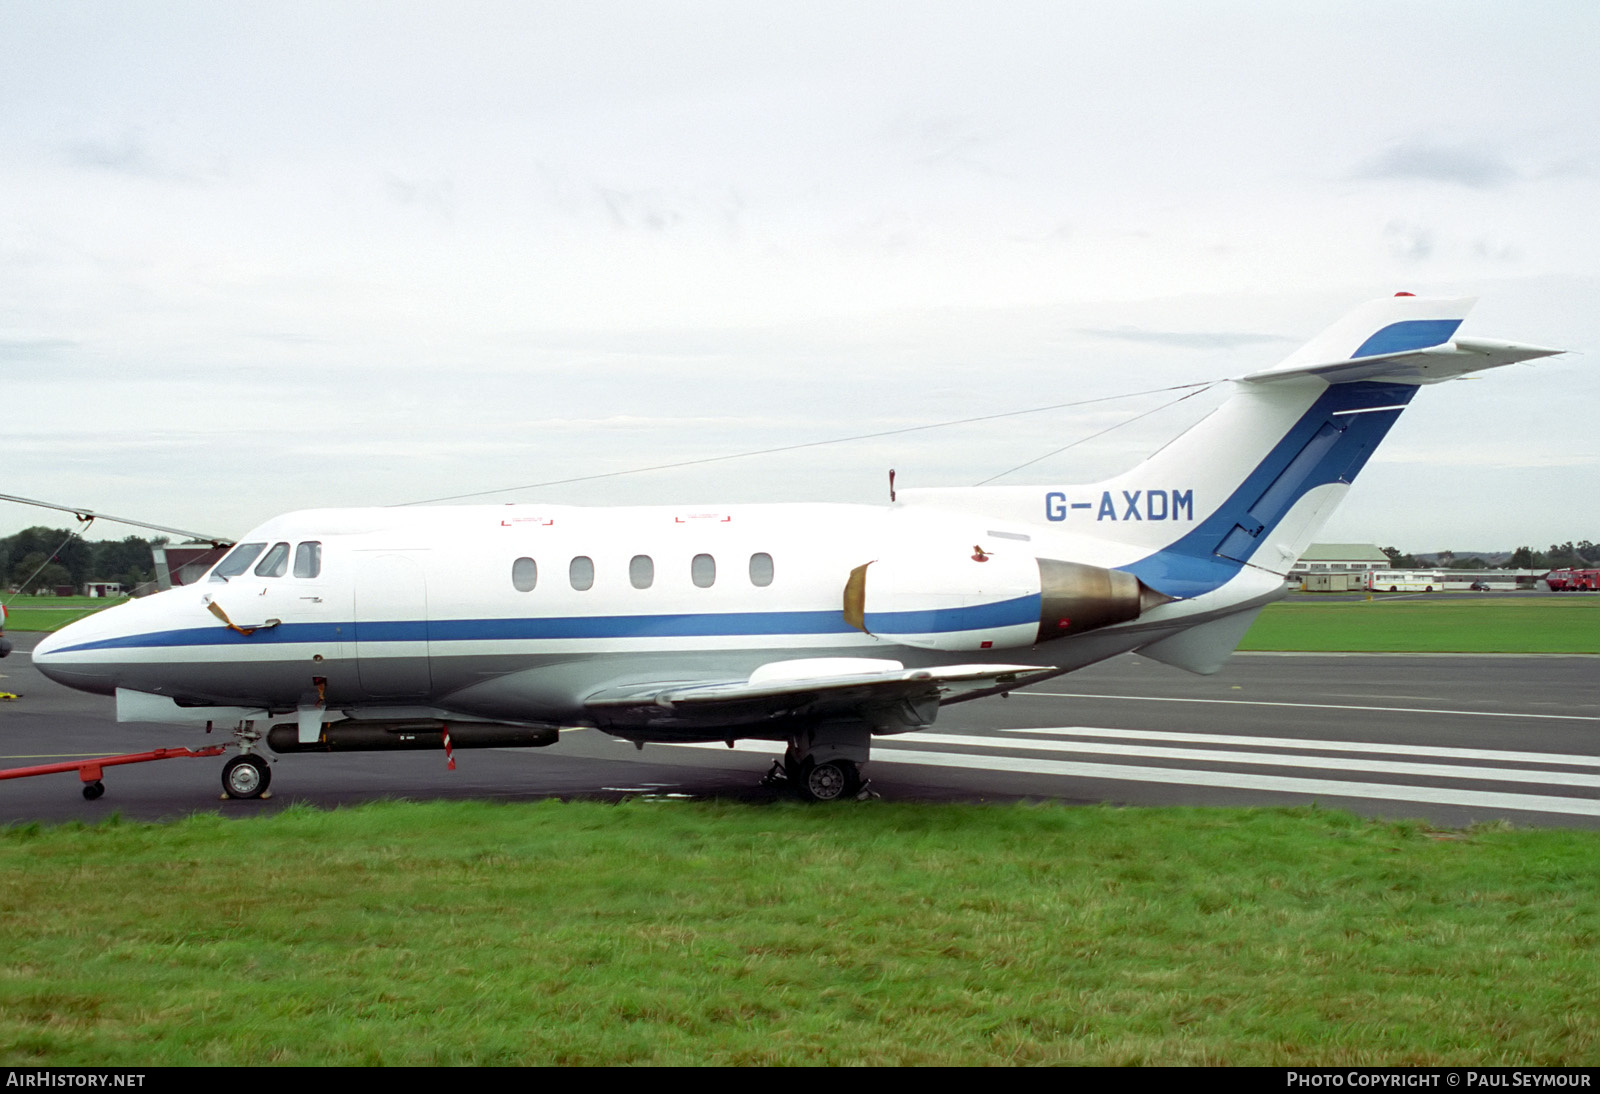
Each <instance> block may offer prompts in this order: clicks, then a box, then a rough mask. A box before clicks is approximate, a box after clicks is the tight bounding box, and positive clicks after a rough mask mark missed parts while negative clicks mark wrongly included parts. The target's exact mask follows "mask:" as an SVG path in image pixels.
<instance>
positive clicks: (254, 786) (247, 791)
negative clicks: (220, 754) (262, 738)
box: [222, 753, 272, 798]
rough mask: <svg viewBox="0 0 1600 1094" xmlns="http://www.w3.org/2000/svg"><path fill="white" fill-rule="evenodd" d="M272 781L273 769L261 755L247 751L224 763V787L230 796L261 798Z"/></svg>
mask: <svg viewBox="0 0 1600 1094" xmlns="http://www.w3.org/2000/svg"><path fill="white" fill-rule="evenodd" d="M271 782H272V769H271V768H270V767H268V766H267V761H265V760H263V759H262V758H261V757H260V756H254V755H250V754H248V753H246V754H245V755H243V756H235V757H234V758H233V759H231V760H229V761H228V762H227V763H225V764H223V765H222V789H223V791H224V792H226V793H227V795H228V797H230V798H259V797H260V796H261V795H262V794H264V793H266V789H267V787H268V785H270V784H271Z"/></svg>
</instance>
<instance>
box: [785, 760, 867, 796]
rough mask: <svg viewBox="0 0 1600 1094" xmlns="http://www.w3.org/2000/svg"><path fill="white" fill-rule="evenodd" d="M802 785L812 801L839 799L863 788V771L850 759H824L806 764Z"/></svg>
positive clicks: (852, 794)
mask: <svg viewBox="0 0 1600 1094" xmlns="http://www.w3.org/2000/svg"><path fill="white" fill-rule="evenodd" d="M800 786H801V788H802V789H803V790H804V792H805V796H806V797H808V798H810V799H811V800H812V801H816V802H832V801H838V800H839V799H840V798H847V797H853V796H854V795H855V794H856V792H857V791H859V790H860V789H861V773H860V771H859V770H857V768H856V765H855V764H853V763H851V762H850V761H849V760H824V761H823V762H821V763H813V764H807V765H806V767H805V772H804V775H803V777H802V778H801V780H800Z"/></svg>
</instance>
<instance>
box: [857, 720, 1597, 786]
mask: <svg viewBox="0 0 1600 1094" xmlns="http://www.w3.org/2000/svg"><path fill="white" fill-rule="evenodd" d="M1010 732H1015V731H1010ZM1089 732H1091V733H1092V732H1093V730H1091V731H1089ZM916 739H917V741H919V742H926V743H928V744H935V745H958V746H967V747H972V748H1004V749H1010V750H1016V751H1025V750H1032V751H1035V752H1086V753H1100V754H1105V753H1112V754H1117V755H1123V756H1142V757H1145V758H1146V759H1152V760H1191V761H1193V760H1200V761H1204V762H1207V763H1230V764H1250V765H1253V766H1257V767H1315V768H1323V769H1326V770H1332V771H1376V772H1380V773H1382V774H1387V775H1420V776H1423V777H1425V778H1436V779H1484V780H1486V781H1489V782H1521V783H1546V784H1558V785H1563V786H1590V787H1600V775H1586V774H1580V773H1578V772H1573V771H1548V770H1535V769H1531V768H1505V767H1470V766H1466V765H1462V764H1428V763H1409V762H1407V761H1404V760H1377V759H1366V760H1360V759H1348V758H1346V757H1343V756H1309V755H1290V754H1288V753H1283V752H1238V751H1234V750H1225V749H1219V748H1165V747H1162V746H1159V745H1135V744H1100V743H1096V742H1093V741H1041V740H1028V739H1024V738H1018V737H1010V738H997V737H978V736H970V735H966V734H955V733H919V734H917V737H916ZM891 747H893V746H891ZM880 754H881V753H880ZM1586 759H1587V757H1586ZM1589 762H1590V763H1591V764H1592V765H1594V766H1600V761H1595V760H1593V759H1590V761H1589Z"/></svg>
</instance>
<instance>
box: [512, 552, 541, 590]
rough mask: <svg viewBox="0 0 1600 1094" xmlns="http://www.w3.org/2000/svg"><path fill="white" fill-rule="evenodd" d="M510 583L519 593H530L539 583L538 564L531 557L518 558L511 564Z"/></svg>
mask: <svg viewBox="0 0 1600 1094" xmlns="http://www.w3.org/2000/svg"><path fill="white" fill-rule="evenodd" d="M511 584H512V586H513V587H515V588H516V590H517V592H519V593H531V592H532V591H533V587H534V586H535V585H537V584H539V564H538V563H537V562H535V561H533V559H531V558H519V559H517V561H515V562H513V563H512V564H511Z"/></svg>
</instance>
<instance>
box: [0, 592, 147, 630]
mask: <svg viewBox="0 0 1600 1094" xmlns="http://www.w3.org/2000/svg"><path fill="white" fill-rule="evenodd" d="M125 600H126V598H125V597H116V598H112V599H109V600H108V599H106V598H105V597H93V596H13V597H9V598H7V599H6V602H5V604H6V629H7V630H12V631H54V630H60V629H61V628H62V627H65V626H66V625H67V624H68V623H76V622H77V621H78V620H80V619H82V618H84V617H85V616H89V615H93V614H94V613H95V612H98V611H104V610H105V609H106V608H109V607H111V606H113V605H115V604H121V603H123V602H124V601H125Z"/></svg>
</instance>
